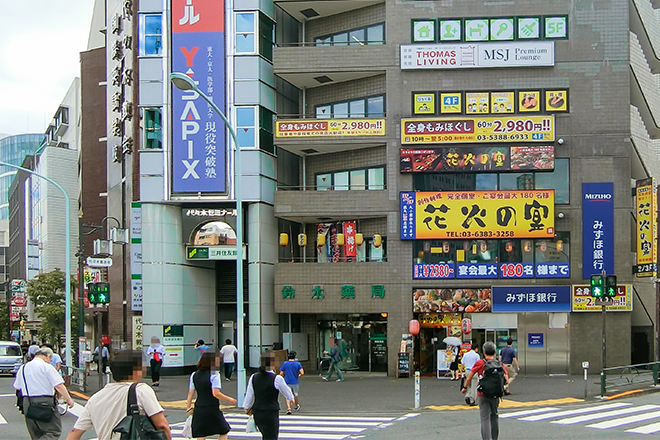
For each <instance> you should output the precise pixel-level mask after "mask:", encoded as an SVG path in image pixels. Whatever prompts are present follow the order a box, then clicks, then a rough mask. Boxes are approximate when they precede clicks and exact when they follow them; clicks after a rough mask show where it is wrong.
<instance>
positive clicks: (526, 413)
mask: <svg viewBox="0 0 660 440" xmlns="http://www.w3.org/2000/svg"><path fill="white" fill-rule="evenodd" d="M558 410H559V408H552V407H550V408H540V409H530V410H527V411H516V412H512V413H506V414H500V419H508V418H509V417H522V416H530V415H532V414H539V413H544V412H550V411H558Z"/></svg>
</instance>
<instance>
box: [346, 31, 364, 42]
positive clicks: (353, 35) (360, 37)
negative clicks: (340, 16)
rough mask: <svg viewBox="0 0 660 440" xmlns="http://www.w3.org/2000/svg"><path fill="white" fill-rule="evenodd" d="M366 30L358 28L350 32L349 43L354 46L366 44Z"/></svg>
mask: <svg viewBox="0 0 660 440" xmlns="http://www.w3.org/2000/svg"><path fill="white" fill-rule="evenodd" d="M365 35H366V32H365V30H364V29H356V30H354V31H351V32H350V33H349V38H348V40H349V41H348V44H350V45H352V46H357V45H360V46H364V40H365V38H364V37H365Z"/></svg>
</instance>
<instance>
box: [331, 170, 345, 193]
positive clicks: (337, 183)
mask: <svg viewBox="0 0 660 440" xmlns="http://www.w3.org/2000/svg"><path fill="white" fill-rule="evenodd" d="M333 177H334V188H335V191H347V190H348V189H349V186H348V171H342V172H340V173H335V174H334V175H333Z"/></svg>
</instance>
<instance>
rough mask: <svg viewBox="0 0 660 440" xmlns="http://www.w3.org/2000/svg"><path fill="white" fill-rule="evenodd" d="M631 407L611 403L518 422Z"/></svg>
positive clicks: (541, 415)
mask: <svg viewBox="0 0 660 440" xmlns="http://www.w3.org/2000/svg"><path fill="white" fill-rule="evenodd" d="M631 405H632V403H610V404H607V405H594V406H590V407H588V408H580V409H572V410H567V411H559V412H553V413H550V414H539V415H536V416H529V417H523V418H522V419H518V420H524V421H525V422H536V421H539V420H547V419H554V418H557V417H563V416H571V415H576V414H584V413H590V412H596V411H601V410H604V409H613V408H621V407H624V406H631Z"/></svg>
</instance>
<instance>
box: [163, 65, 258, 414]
mask: <svg viewBox="0 0 660 440" xmlns="http://www.w3.org/2000/svg"><path fill="white" fill-rule="evenodd" d="M170 81H171V82H172V84H174V86H175V87H176V88H177V89H179V90H183V91H186V90H192V91H193V92H195V93H197V94H198V95H199V96H201V97H202V98H203V99H204V100H205V101H206V102H207V103H208V104H209V105H210V106H211V108H213V110H215V112H216V113H217V114H218V115H219V116H220V118H221V119H222V122H223V123H224V124H225V127H227V130H229V134H230V135H231V138H232V140H233V142H234V149H233V151H234V198H235V199H236V231H235V232H236V345H237V346H238V354H237V362H236V363H237V364H238V369H237V371H236V375H237V382H236V386H237V391H236V392H237V400H238V406H239V407H241V406H243V398H244V397H245V390H246V375H245V337H244V336H245V334H244V331H245V330H244V328H243V327H244V325H245V324H244V316H243V315H244V311H243V200H242V198H241V185H240V182H241V154H240V153H241V150H240V145H239V143H238V138H237V137H236V133H235V132H234V129H233V128H232V126H231V124H230V123H229V121H228V120H227V117H226V116H225V114H224V113H223V112H222V110H220V108H219V107H218V106H217V105H216V104H215V103H214V102H213V100H211V98H209V97H208V96H207V95H206V94H205V93H204V92H202V91H201V90H200V89H199V87H198V86H197V84H196V83H195V81H194V80H193V79H192V78H191V77H189V76H188V75H186V74H184V73H177V72H174V73H171V74H170Z"/></svg>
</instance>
